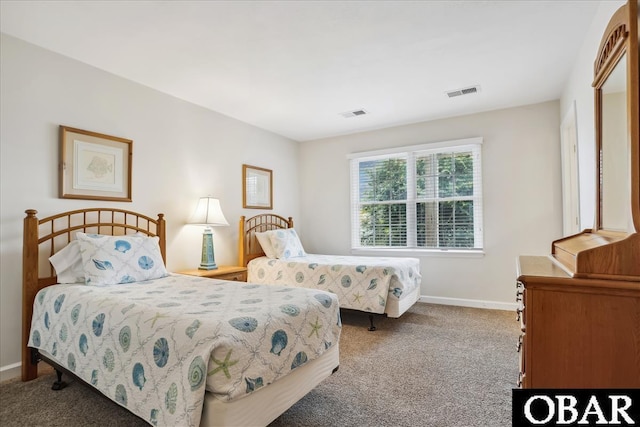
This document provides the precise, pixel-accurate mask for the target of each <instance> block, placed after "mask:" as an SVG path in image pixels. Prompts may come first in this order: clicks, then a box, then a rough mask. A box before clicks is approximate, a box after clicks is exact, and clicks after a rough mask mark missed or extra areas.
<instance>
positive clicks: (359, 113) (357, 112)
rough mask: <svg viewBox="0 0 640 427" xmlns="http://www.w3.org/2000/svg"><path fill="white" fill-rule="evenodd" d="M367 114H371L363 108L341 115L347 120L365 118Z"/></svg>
mask: <svg viewBox="0 0 640 427" xmlns="http://www.w3.org/2000/svg"><path fill="white" fill-rule="evenodd" d="M365 114H369V112H368V111H367V110H365V109H363V108H361V109H359V110H353V111H345V112H344V113H340V115H341V116H342V117H344V118H345V119H348V118H349V117H358V116H364V115H365Z"/></svg>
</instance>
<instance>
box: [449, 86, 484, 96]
mask: <svg viewBox="0 0 640 427" xmlns="http://www.w3.org/2000/svg"><path fill="white" fill-rule="evenodd" d="M478 92H480V86H471V87H465V88H464V89H456V90H452V91H449V92H447V96H448V97H449V98H453V97H456V96H462V95H471V94H472V93H478Z"/></svg>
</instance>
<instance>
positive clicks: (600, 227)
mask: <svg viewBox="0 0 640 427" xmlns="http://www.w3.org/2000/svg"><path fill="white" fill-rule="evenodd" d="M638 1H639V0H628V2H627V4H626V5H624V6H622V7H621V8H620V9H618V11H616V13H615V14H614V15H613V17H612V18H611V20H610V21H609V24H608V25H607V28H606V30H605V32H604V36H603V38H602V41H601V43H600V48H599V50H598V56H597V58H596V61H595V67H594V70H595V80H594V83H593V86H594V88H595V123H596V153H597V158H596V167H597V171H596V177H597V182H596V188H597V191H596V218H595V219H596V220H595V225H594V231H595V232H598V231H605V232H620V233H623V234H633V233H637V232H640V142H639V132H640V131H639V128H640V119H639V113H638V111H639V106H638V104H639V83H638Z"/></svg>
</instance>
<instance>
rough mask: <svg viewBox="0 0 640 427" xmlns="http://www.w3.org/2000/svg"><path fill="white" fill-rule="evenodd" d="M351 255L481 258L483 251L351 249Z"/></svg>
mask: <svg viewBox="0 0 640 427" xmlns="http://www.w3.org/2000/svg"><path fill="white" fill-rule="evenodd" d="M351 255H369V256H405V257H417V258H421V257H425V258H427V257H447V258H483V257H484V251H482V250H476V251H465V250H459V249H374V248H367V249H364V248H357V249H351Z"/></svg>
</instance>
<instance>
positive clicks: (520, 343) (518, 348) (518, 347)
mask: <svg viewBox="0 0 640 427" xmlns="http://www.w3.org/2000/svg"><path fill="white" fill-rule="evenodd" d="M523 342H524V335H523V334H520V336H519V337H518V345H517V348H516V349H517V350H518V353H520V350H522V344H523Z"/></svg>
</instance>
